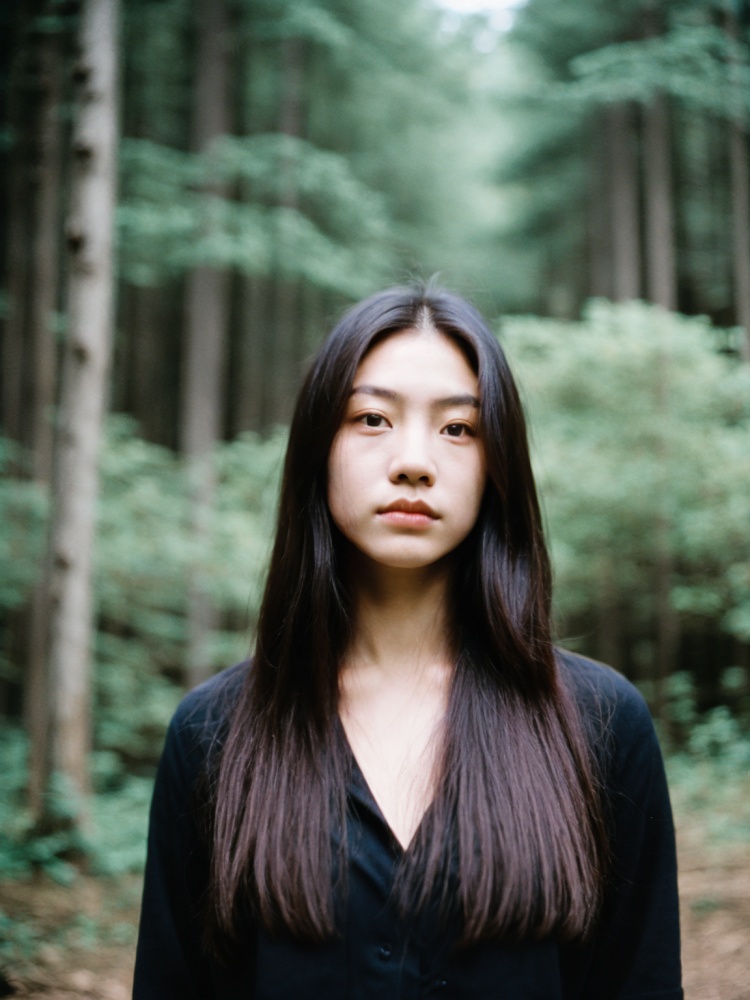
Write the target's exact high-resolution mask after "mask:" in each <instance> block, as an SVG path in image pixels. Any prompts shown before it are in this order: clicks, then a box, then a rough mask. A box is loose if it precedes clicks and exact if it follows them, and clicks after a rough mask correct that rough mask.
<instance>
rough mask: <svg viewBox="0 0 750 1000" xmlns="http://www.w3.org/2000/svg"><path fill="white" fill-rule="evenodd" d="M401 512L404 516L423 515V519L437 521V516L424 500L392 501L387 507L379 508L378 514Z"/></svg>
mask: <svg viewBox="0 0 750 1000" xmlns="http://www.w3.org/2000/svg"><path fill="white" fill-rule="evenodd" d="M399 511H403V513H404V514H423V515H424V516H425V517H430V518H433V519H435V520H436V519H437V517H438V515H437V514H436V513H435V511H434V510H433V509H432V507H430V505H429V504H426V503H425V502H424V500H394V501H393V503H389V504H388V506H387V507H383V508H381V510H379V511H378V513H379V514H390V513H392V512H399Z"/></svg>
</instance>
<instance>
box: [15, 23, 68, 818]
mask: <svg viewBox="0 0 750 1000" xmlns="http://www.w3.org/2000/svg"><path fill="white" fill-rule="evenodd" d="M38 55H39V66H38V79H39V95H40V102H39V107H38V117H37V128H36V132H37V139H38V141H37V149H36V165H35V170H34V181H35V185H36V191H35V199H34V201H35V204H34V232H33V241H32V245H33V275H34V279H33V280H34V295H33V297H32V299H31V307H30V315H29V320H30V338H29V339H30V341H31V348H32V356H33V386H32V392H31V405H32V409H31V448H32V455H33V471H34V479H35V480H36V481H37V482H38V483H40V484H42V485H44V486H49V485H50V483H51V481H52V448H53V439H54V432H53V423H52V409H53V406H54V402H55V390H56V376H57V344H56V336H55V328H54V318H55V309H56V306H57V294H58V276H59V271H60V246H59V237H60V227H59V210H60V190H61V184H60V160H61V155H62V150H61V145H62V143H61V123H60V107H61V99H62V68H63V66H62V62H63V52H62V38H61V36H60V35H59V34H51V33H48V34H44V35H42V36H41V40H40V45H39V50H38ZM48 596H49V595H48V591H47V586H46V581H45V580H44V579H43V578H42V579H40V580H39V581H38V582H37V584H36V586H35V587H34V590H33V593H32V597H31V606H30V615H29V626H28V648H27V656H26V668H25V671H24V714H25V722H26V728H27V731H28V733H29V743H30V753H29V802H30V805H31V809H32V812H33V814H34V815H39V814H40V812H41V808H42V795H43V792H44V782H45V760H46V759H47V755H48V747H47V735H48V726H47V722H48V718H47V712H46V711H45V706H46V703H47V700H48V698H47V625H48V621H49V601H48Z"/></svg>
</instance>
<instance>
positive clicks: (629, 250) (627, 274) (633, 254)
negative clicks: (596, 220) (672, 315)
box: [607, 104, 641, 302]
mask: <svg viewBox="0 0 750 1000" xmlns="http://www.w3.org/2000/svg"><path fill="white" fill-rule="evenodd" d="M607 138H608V148H609V175H610V186H611V205H612V209H611V211H612V223H611V224H612V283H611V284H612V296H613V298H614V300H615V301H616V302H627V301H628V300H630V299H637V298H639V297H640V294H641V251H640V233H639V231H640V226H639V217H640V212H639V205H638V154H637V149H636V141H635V130H634V127H633V111H632V108H630V107H629V106H627V105H624V104H615V105H612V106H611V107H610V108H608V109H607Z"/></svg>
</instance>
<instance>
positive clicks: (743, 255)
mask: <svg viewBox="0 0 750 1000" xmlns="http://www.w3.org/2000/svg"><path fill="white" fill-rule="evenodd" d="M726 25H727V34H728V35H729V37H730V39H732V41H734V42H736V41H737V38H738V36H739V28H738V25H737V15H736V13H735V10H734V5H733V4H732V3H728V4H727V15H726ZM732 69H733V71H734V72H736V66H735V63H734V61H733V63H732ZM740 86H741V84H740V83H738V82H735V83H734V88H733V100H734V103H735V104H736V105H738V107H736V108H733V109H732V111H733V116H732V118H731V120H730V122H729V172H730V185H731V188H730V190H731V205H732V213H731V214H732V264H733V268H732V270H733V275H734V302H735V315H736V319H737V323H738V324H739V325H740V326H741V327H742V328H743V330H744V337H743V338H742V344H741V347H740V351H741V354H742V359H743V361H747V362H750V191H749V190H748V174H749V172H750V164H749V163H748V154H747V130H746V127H745V116H744V114H742V112H741V110H740V108H739V105H740V100H739V89H738V88H739V87H740Z"/></svg>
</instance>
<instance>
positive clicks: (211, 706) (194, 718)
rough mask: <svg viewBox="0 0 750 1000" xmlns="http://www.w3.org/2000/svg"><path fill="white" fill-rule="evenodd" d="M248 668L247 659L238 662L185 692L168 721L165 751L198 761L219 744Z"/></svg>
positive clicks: (248, 662)
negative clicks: (170, 719)
mask: <svg viewBox="0 0 750 1000" xmlns="http://www.w3.org/2000/svg"><path fill="white" fill-rule="evenodd" d="M249 668H250V661H245V662H243V663H238V664H236V665H235V666H233V667H229V668H228V669H226V670H222V671H221V672H220V673H218V674H215V675H214V676H213V677H211V678H209V679H208V680H207V681H204V683H203V684H200V685H198V687H196V688H193V690H192V691H189V692H188V694H186V695H185V697H184V698H183V699H182V701H181V702H180V703H179V705H178V706H177V709H176V711H175V713H174V715H173V716H172V721H171V722H170V724H169V729H168V731H167V739H166V745H165V753H168V752H169V751H170V750H172V751H173V752H176V753H177V754H178V755H180V756H182V757H188V758H191V759H192V761H193V762H194V763H198V762H199V761H200V760H201V759H205V758H206V757H207V756H208V754H209V753H210V751H211V750H212V749H213V748H215V747H216V746H218V745H219V744H220V743H221V741H222V738H223V735H224V733H225V732H226V728H227V726H228V724H229V720H230V717H231V714H232V710H233V708H234V706H235V705H236V703H237V699H238V698H239V695H240V692H241V690H242V687H243V685H244V683H245V679H246V677H247V673H248V670H249Z"/></svg>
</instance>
